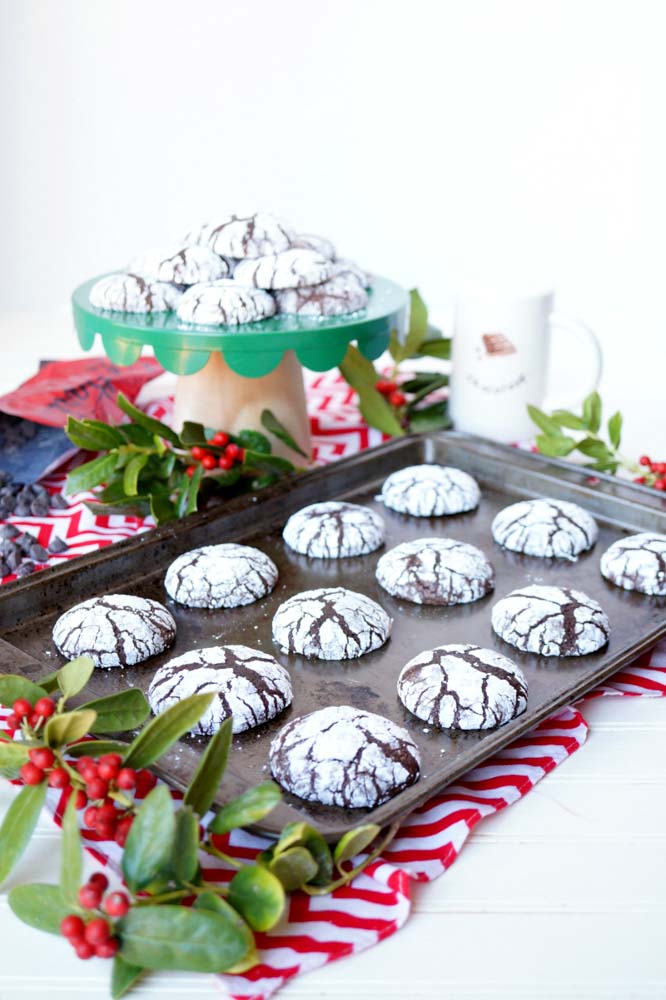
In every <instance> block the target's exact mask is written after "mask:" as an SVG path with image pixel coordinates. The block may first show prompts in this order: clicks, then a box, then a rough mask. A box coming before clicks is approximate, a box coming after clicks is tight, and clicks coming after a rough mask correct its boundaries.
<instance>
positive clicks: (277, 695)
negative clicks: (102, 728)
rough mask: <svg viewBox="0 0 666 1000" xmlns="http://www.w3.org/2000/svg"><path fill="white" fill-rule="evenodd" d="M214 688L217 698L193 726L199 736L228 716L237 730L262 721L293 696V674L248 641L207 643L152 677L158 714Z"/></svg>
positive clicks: (213, 729) (152, 695)
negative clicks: (243, 642) (246, 643)
mask: <svg viewBox="0 0 666 1000" xmlns="http://www.w3.org/2000/svg"><path fill="white" fill-rule="evenodd" d="M211 691H214V692H215V698H213V701H212V702H211V704H210V706H209V707H208V708H207V709H206V711H205V713H204V714H203V715H202V716H201V718H200V719H199V721H198V722H196V723H195V724H194V726H193V727H192V729H191V730H190V732H191V733H193V734H195V735H198V736H212V735H213V734H214V733H216V732H217V731H218V729H219V728H220V726H221V725H222V723H223V722H224V720H225V719H228V718H229V716H233V723H232V730H233V732H234V733H242V732H244V731H245V730H246V729H253V728H254V727H255V726H261V725H263V723H264V722H268V720H269V719H273V718H275V716H276V715H279V714H280V712H283V711H284V709H285V708H286V707H287V705H291V700H292V697H293V695H292V690H291V681H290V679H289V674H288V673H287V671H286V670H285V669H284V667H283V666H281V665H280V664H279V663H278V662H277V660H276V659H275V658H274V657H273V656H271V655H270V654H269V653H264V652H261V651H259V650H257V649H250V648H249V646H208V647H205V648H203V649H192V650H190V652H188V653H183V654H182V655H181V656H176V657H174V659H173V660H169V661H168V663H164V664H163V665H162V666H161V667H160V668H159V670H157V671H156V672H155V676H154V677H153V679H152V681H151V682H150V687H149V688H148V702H149V704H150V707H151V709H152V710H153V712H154V713H155V715H159V714H160V712H164V711H166V709H167V708H171V706H172V705H176V704H177V703H178V702H179V701H182V700H183V698H187V697H189V696H190V695H192V694H207V693H208V692H211Z"/></svg>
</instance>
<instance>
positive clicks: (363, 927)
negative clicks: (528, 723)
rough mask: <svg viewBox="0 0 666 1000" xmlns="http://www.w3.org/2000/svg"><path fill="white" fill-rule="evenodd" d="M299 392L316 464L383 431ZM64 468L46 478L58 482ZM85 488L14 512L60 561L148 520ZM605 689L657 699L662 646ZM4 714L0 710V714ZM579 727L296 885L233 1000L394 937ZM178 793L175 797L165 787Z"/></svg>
mask: <svg viewBox="0 0 666 1000" xmlns="http://www.w3.org/2000/svg"><path fill="white" fill-rule="evenodd" d="M308 400H309V407H310V412H311V425H312V433H313V441H314V455H315V459H316V460H318V461H319V462H322V463H324V462H329V461H332V460H335V459H337V458H341V457H343V456H345V455H351V454H354V453H355V452H357V451H359V450H361V449H363V448H367V447H372V446H373V445H376V444H379V443H380V442H381V440H382V435H381V433H380V432H379V431H375V430H373V429H371V428H368V427H367V426H366V425H365V424H364V423H363V422H362V421H361V420H360V418H359V414H358V409H357V407H356V403H355V396H354V393H353V392H352V391H351V390H350V389H349V386H348V385H347V383H346V382H344V380H343V379H342V378H341V377H340V376H339V375H338V374H337V372H329V373H326V374H324V375H320V376H317V377H316V378H314V379H313V380H312V382H311V384H310V386H309V390H308ZM150 412H151V413H153V415H155V416H158V417H160V418H163V417H166V418H167V419H168V416H169V413H170V402H169V401H160V402H158V403H154V404H152V406H151V407H150ZM63 481H64V472H63V473H58V474H56V475H52V476H50V477H48V478H47V479H46V480H45V481H44V482H45V485H46V486H47V487H48V488H49V489H50V490H52V491H57V490H61V489H62V484H63ZM88 496H89V494H79V495H77V496H75V497H73V498H71V499H72V504H71V506H70V507H69V509H68V510H63V511H57V512H53V514H52V516H50V517H48V518H13V519H12V520H13V521H14V523H16V524H17V525H18V526H19V527H21V528H22V529H23V530H27V531H31V532H32V533H33V534H35V535H36V536H37V537H38V538H39V541H40V542H41V543H42V544H43V545H47V544H48V542H49V540H50V539H51V537H52V536H53V534H54V533H55V534H57V535H59V536H60V537H62V538H64V539H65V540H66V541H67V543H68V545H69V546H70V548H69V551H68V552H67V553H65V555H64V556H61V557H56V558H54V559H53V560H52V561H53V562H56V561H59V560H60V559H63V558H65V559H69V558H73V557H74V556H76V555H78V554H79V553H82V552H89V551H91V550H93V549H97V548H101V547H103V546H105V545H110V544H111V543H112V542H114V541H118V540H119V539H121V538H127V537H129V536H132V535H134V534H136V533H137V532H140V531H146V530H149V529H150V527H151V523H152V522H151V521H150V519H145V520H142V519H140V518H135V517H130V518H125V517H119V516H111V517H94V516H93V515H92V514H91V513H90V512H89V511H88V510H87V508H86V507H85V506H84V500H85V499H86V498H87V497H88ZM610 695H616V696H617V695H629V696H637V695H649V696H652V697H660V696H661V697H663V696H666V643H662V644H660V645H659V646H658V647H656V648H655V649H654V650H652V651H651V652H649V653H646V654H643V655H642V656H641V657H639V658H638V660H636V662H635V663H633V664H632V665H631V666H630V667H627V668H625V669H624V670H622V671H620V672H619V673H618V674H616V675H615V676H614V677H613V678H611V680H610V681H608V682H607V683H606V684H604V685H602V686H601V687H600V688H598V689H597V690H596V691H594V692H592V693H591V694H590V695H589V696H588V697H601V696H610ZM6 714H7V713H6V711H4V712H3V711H2V710H0V725H1V724H2V722H1V717H2V716H3V715H6ZM587 730H588V726H587V723H586V722H585V719H584V718H583V715H582V714H581V711H580V710H579V709H578V708H574V707H570V708H565V709H564V710H563V711H561V712H559V713H558V714H557V715H555V716H553V717H552V718H550V719H547V720H546V721H544V722H542V723H541V724H540V725H539V726H537V727H536V729H534V730H533V731H532V732H531V733H529V734H528V735H527V736H524V737H522V738H521V739H518V740H516V741H515V742H514V743H512V744H511V746H509V747H507V748H506V749H505V750H503V751H501V752H500V753H498V754H496V755H495V756H494V757H493V758H491V759H490V760H489V761H487V762H486V763H485V764H482V765H481V766H479V767H477V768H474V770H472V771H470V772H469V773H467V774H466V775H464V776H463V777H462V778H461V779H460V780H459V781H457V782H456V784H455V785H451V786H449V787H448V788H446V789H445V790H444V791H443V792H442V793H441V794H440V795H438V796H436V797H434V798H433V799H431V800H430V801H429V802H428V803H426V805H424V806H423V807H422V808H420V809H418V810H417V811H416V812H414V813H412V814H411V815H410V816H408V817H407V818H406V819H405V821H404V822H403V824H402V826H401V828H400V830H399V831H398V834H397V836H396V838H395V839H394V840H393V841H392V843H391V844H390V845H389V847H388V848H387V850H386V851H384V854H383V856H382V857H381V858H380V859H378V860H377V861H375V862H374V863H373V864H372V865H370V866H369V867H368V868H366V869H365V871H364V872H363V873H362V874H361V875H360V876H358V877H357V878H356V879H355V880H354V882H353V883H352V884H351V885H349V886H346V887H345V888H343V889H339V890H337V891H336V892H334V893H333V894H332V895H329V896H312V897H311V896H307V895H305V894H304V893H295V894H293V895H292V896H291V897H290V899H289V907H288V911H287V913H286V914H285V916H284V918H283V920H282V921H281V923H280V924H279V926H278V927H276V928H275V929H274V930H273V931H271V932H270V933H269V934H259V935H257V944H258V947H259V955H260V964H258V965H256V966H255V967H254V968H253V969H251V970H249V971H248V972H246V973H243V974H242V975H233V976H231V975H222V976H220V977H219V981H220V983H221V985H222V987H223V989H224V990H225V991H226V993H227V995H228V996H230V997H232V998H235V1000H265V998H267V997H269V996H270V995H271V994H272V993H274V992H275V991H276V990H277V989H279V987H280V986H281V985H282V984H283V983H285V982H286V981H287V980H288V979H290V978H292V977H293V976H295V975H299V974H300V973H303V972H308V971H310V970H312V969H316V968H319V967H320V966H322V965H324V964H326V963H327V962H332V961H335V960H336V959H339V958H344V957H345V956H346V955H351V954H355V953H358V952H360V951H363V950H365V949H366V948H369V947H371V946H372V945H375V944H377V943H378V942H379V941H382V940H383V939H384V938H387V937H389V936H390V935H391V934H394V933H395V932H396V931H397V930H398V929H399V928H400V927H401V926H402V925H403V924H404V923H405V921H406V920H407V918H408V917H409V913H410V907H411V903H410V885H411V883H412V881H414V882H428V881H431V880H432V879H435V878H437V877H438V876H439V875H441V874H442V873H443V872H445V871H446V869H447V868H449V867H450V866H451V865H452V864H453V862H454V861H455V859H456V858H457V857H458V854H459V853H460V851H461V849H462V847H463V845H464V843H465V841H466V840H467V838H468V836H469V834H470V832H471V831H472V829H473V828H474V827H475V826H476V824H477V823H478V822H480V821H481V820H482V819H484V817H486V816H489V815H490V814H492V813H495V812H498V811H499V810H500V809H505V808H506V807H507V806H510V805H512V804H513V803H514V802H516V801H517V800H518V799H520V798H522V796H523V795H526V794H527V792H529V791H530V789H531V788H533V787H534V785H535V784H536V783H537V782H538V781H540V780H541V779H542V778H544V777H545V776H546V775H547V774H548V773H549V772H550V771H552V770H553V769H554V768H555V767H557V766H558V764H560V763H562V761H564V760H566V759H567V757H569V756H571V754H572V753H574V752H575V751H576V750H578V749H579V748H580V747H581V746H582V745H583V743H584V742H585V738H586V736H587ZM172 794H173V796H174V799H175V800H176V801H177V800H178V799H179V798H180V797H181V796H180V795H179V794H178V793H176V792H173V793H172ZM66 797H67V795H66V793H60V792H57V791H55V790H53V789H49V791H48V795H47V805H48V807H49V809H50V810H51V812H52V813H53V816H54V819H55V821H56V822H59V821H60V818H61V816H62V812H63V809H64V805H65V802H66ZM83 836H84V840H85V842H86V846H87V847H88V849H89V850H90V851H91V853H92V854H93V855H94V857H95V858H96V859H97V860H98V861H99V863H100V864H102V865H108V866H109V867H110V868H111V869H113V870H115V871H116V872H118V873H119V871H120V856H121V851H120V848H119V847H118V846H117V845H116V844H114V843H111V842H104V841H101V840H100V839H99V837H98V836H97V835H96V834H93V833H88V832H87V831H84V832H83ZM218 841H219V847H220V848H221V849H222V850H223V851H224V852H225V853H227V854H228V855H230V856H232V857H235V858H237V859H239V860H244V861H248V860H252V858H254V857H255V855H256V854H257V853H258V852H259V851H261V850H263V849H264V848H265V847H266V846H267V844H268V840H267V839H266V838H264V837H260V836H256V835H253V834H250V833H247V832H244V831H234V832H233V834H231V835H226V836H224V837H220V838H218ZM201 863H202V867H203V874H204V877H205V878H206V879H209V880H211V881H213V880H218V881H221V882H226V881H228V880H229V879H230V878H231V876H232V874H233V871H232V869H230V868H228V867H226V866H225V865H224V863H222V862H219V861H217V860H216V859H214V858H211V857H210V856H209V855H202V856H201Z"/></svg>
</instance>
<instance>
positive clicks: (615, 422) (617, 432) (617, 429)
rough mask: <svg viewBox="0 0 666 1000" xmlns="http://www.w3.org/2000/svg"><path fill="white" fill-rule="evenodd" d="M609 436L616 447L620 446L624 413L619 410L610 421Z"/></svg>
mask: <svg viewBox="0 0 666 1000" xmlns="http://www.w3.org/2000/svg"><path fill="white" fill-rule="evenodd" d="M608 437H609V438H610V442H611V444H612V445H613V447H614V448H619V447H620V441H621V440H622V414H621V413H620V412H619V411H618V412H617V413H614V414H613V416H612V417H611V418H610V420H609V421H608Z"/></svg>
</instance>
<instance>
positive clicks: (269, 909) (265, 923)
mask: <svg viewBox="0 0 666 1000" xmlns="http://www.w3.org/2000/svg"><path fill="white" fill-rule="evenodd" d="M228 899H229V902H230V904H231V905H232V906H233V908H234V909H235V910H238V912H239V913H240V914H241V916H242V917H244V918H245V920H247V922H248V924H249V925H250V927H251V928H252V929H253V930H255V931H268V930H270V929H271V927H274V926H275V924H276V923H277V922H278V920H279V919H280V917H281V916H282V910H283V909H284V903H285V894H284V889H283V888H282V883H281V882H280V880H279V879H278V878H277V877H276V876H275V875H273V874H272V872H270V871H269V870H268V869H267V868H264V867H263V866H262V865H246V866H245V867H244V868H241V870H240V871H239V872H237V873H236V875H234V877H233V878H232V880H231V882H230V883H229V896H228Z"/></svg>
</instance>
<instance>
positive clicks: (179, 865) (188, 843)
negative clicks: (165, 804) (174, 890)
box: [171, 806, 199, 884]
mask: <svg viewBox="0 0 666 1000" xmlns="http://www.w3.org/2000/svg"><path fill="white" fill-rule="evenodd" d="M198 867H199V818H198V817H197V816H196V815H195V813H194V812H193V811H192V809H191V808H190V807H189V806H183V807H182V808H181V809H179V810H178V812H177V813H176V834H175V837H174V841H173V848H172V851H171V874H172V875H173V877H174V879H175V881H176V882H178V883H179V884H182V883H184V882H191V881H192V879H193V878H194V876H195V875H196V873H197V868H198Z"/></svg>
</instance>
